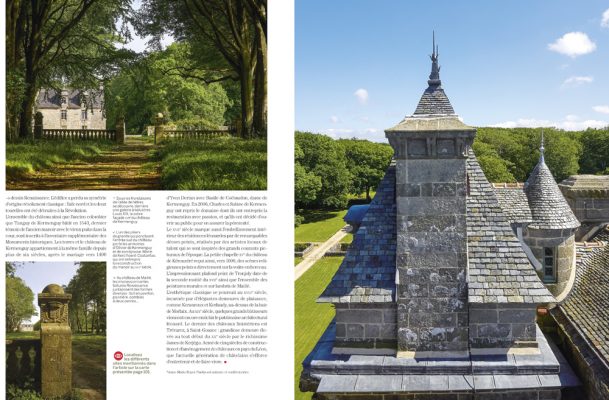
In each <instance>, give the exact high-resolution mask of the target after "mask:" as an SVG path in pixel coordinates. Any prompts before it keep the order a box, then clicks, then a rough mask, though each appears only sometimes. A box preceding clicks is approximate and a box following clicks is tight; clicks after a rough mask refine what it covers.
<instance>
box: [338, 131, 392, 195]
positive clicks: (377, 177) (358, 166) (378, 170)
mask: <svg viewBox="0 0 609 400" xmlns="http://www.w3.org/2000/svg"><path fill="white" fill-rule="evenodd" d="M338 143H339V144H340V145H341V146H343V148H344V149H345V156H346V157H347V168H349V172H351V177H352V180H351V189H350V192H351V193H352V194H361V193H366V199H367V200H368V201H370V200H371V199H370V190H371V189H376V187H377V186H378V184H379V183H380V182H381V179H383V176H384V175H385V170H386V169H387V167H388V166H389V162H390V161H391V157H392V156H393V149H392V148H391V146H389V145H388V144H381V143H373V142H370V141H368V140H357V139H341V140H339V141H338Z"/></svg>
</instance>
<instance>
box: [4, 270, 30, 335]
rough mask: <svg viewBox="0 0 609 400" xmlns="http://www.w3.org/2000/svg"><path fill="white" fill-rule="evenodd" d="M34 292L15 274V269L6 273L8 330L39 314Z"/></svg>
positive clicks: (16, 327) (11, 330) (13, 329)
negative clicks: (35, 305) (35, 306)
mask: <svg viewBox="0 0 609 400" xmlns="http://www.w3.org/2000/svg"><path fill="white" fill-rule="evenodd" d="M33 303H34V293H33V292H32V289H30V288H29V287H28V286H27V285H26V284H25V282H24V281H23V280H22V279H21V278H19V277H17V276H14V269H13V270H12V273H10V271H9V268H7V275H6V331H7V332H13V331H16V330H17V329H18V328H19V324H20V323H21V321H23V320H25V319H29V318H31V317H32V316H34V315H37V313H36V309H35V308H34V305H33Z"/></svg>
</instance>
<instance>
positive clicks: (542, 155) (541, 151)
mask: <svg viewBox="0 0 609 400" xmlns="http://www.w3.org/2000/svg"><path fill="white" fill-rule="evenodd" d="M544 151H545V147H543V129H542V130H541V147H540V148H539V153H540V154H541V156H540V159H541V161H545V160H544V154H543V153H544Z"/></svg>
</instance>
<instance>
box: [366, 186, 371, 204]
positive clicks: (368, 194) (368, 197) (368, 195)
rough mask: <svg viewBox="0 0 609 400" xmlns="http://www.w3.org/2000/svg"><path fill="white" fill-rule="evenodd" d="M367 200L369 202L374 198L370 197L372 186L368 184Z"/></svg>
mask: <svg viewBox="0 0 609 400" xmlns="http://www.w3.org/2000/svg"><path fill="white" fill-rule="evenodd" d="M366 200H367V201H369V202H370V201H371V200H372V199H371V198H370V186H366Z"/></svg>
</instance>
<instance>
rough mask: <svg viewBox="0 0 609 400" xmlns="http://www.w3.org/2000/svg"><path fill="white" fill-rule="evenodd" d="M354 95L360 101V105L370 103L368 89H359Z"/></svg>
mask: <svg viewBox="0 0 609 400" xmlns="http://www.w3.org/2000/svg"><path fill="white" fill-rule="evenodd" d="M353 95H354V96H355V97H357V101H359V102H360V104H366V103H367V102H368V91H367V90H366V89H362V88H359V89H357V90H356V91H355V93H353Z"/></svg>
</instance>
